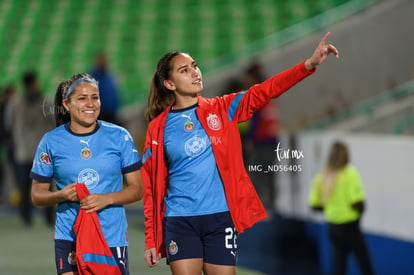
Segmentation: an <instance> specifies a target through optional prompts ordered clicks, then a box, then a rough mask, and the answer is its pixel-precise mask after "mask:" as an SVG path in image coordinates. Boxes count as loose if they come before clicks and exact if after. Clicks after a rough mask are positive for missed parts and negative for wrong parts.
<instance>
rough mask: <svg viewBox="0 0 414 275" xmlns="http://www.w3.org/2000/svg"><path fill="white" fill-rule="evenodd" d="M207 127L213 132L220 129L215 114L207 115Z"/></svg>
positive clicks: (219, 123)
mask: <svg viewBox="0 0 414 275" xmlns="http://www.w3.org/2000/svg"><path fill="white" fill-rule="evenodd" d="M207 125H208V127H209V128H210V129H211V130H214V131H218V130H220V129H221V122H220V119H219V118H218V116H217V115H216V114H208V117H207Z"/></svg>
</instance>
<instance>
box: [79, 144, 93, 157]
mask: <svg viewBox="0 0 414 275" xmlns="http://www.w3.org/2000/svg"><path fill="white" fill-rule="evenodd" d="M91 156H92V153H91V150H90V149H89V148H88V147H84V148H83V149H82V150H81V157H82V158H83V159H90V158H91Z"/></svg>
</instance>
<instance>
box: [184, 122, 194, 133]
mask: <svg viewBox="0 0 414 275" xmlns="http://www.w3.org/2000/svg"><path fill="white" fill-rule="evenodd" d="M193 130H194V124H193V122H192V121H186V122H185V123H184V131H186V132H191V131H193Z"/></svg>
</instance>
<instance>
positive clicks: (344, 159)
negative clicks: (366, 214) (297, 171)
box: [321, 141, 349, 203]
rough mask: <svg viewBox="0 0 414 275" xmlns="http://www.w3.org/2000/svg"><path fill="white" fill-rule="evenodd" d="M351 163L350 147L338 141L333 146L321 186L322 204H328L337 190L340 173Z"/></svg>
mask: <svg viewBox="0 0 414 275" xmlns="http://www.w3.org/2000/svg"><path fill="white" fill-rule="evenodd" d="M348 163H349V152H348V147H347V146H346V144H345V143H343V142H340V141H336V142H334V143H333V144H332V146H331V149H330V152H329V156H328V161H327V164H326V168H325V171H324V173H323V181H322V185H321V194H322V202H323V203H326V202H327V201H329V199H330V198H331V196H332V193H333V191H334V189H335V182H336V176H337V174H338V171H339V170H341V169H343V168H344V167H345V166H346V165H347V164H348Z"/></svg>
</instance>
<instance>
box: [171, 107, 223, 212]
mask: <svg viewBox="0 0 414 275" xmlns="http://www.w3.org/2000/svg"><path fill="white" fill-rule="evenodd" d="M196 107H197V105H194V106H191V107H188V108H185V109H180V110H171V111H170V112H169V113H168V116H167V122H166V126H165V129H164V149H165V152H166V158H167V163H168V190H167V194H168V195H167V197H166V198H165V202H166V206H167V207H166V212H165V216H198V215H207V214H213V213H220V212H224V211H229V208H228V206H227V201H226V196H225V193H224V187H223V182H222V180H221V177H220V174H219V172H218V169H217V164H216V160H215V158H214V154H213V149H212V147H211V143H210V139H209V138H208V136H207V133H206V131H205V130H204V129H203V127H202V125H201V124H200V122H199V120H198V118H197V114H196V111H195V110H196Z"/></svg>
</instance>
